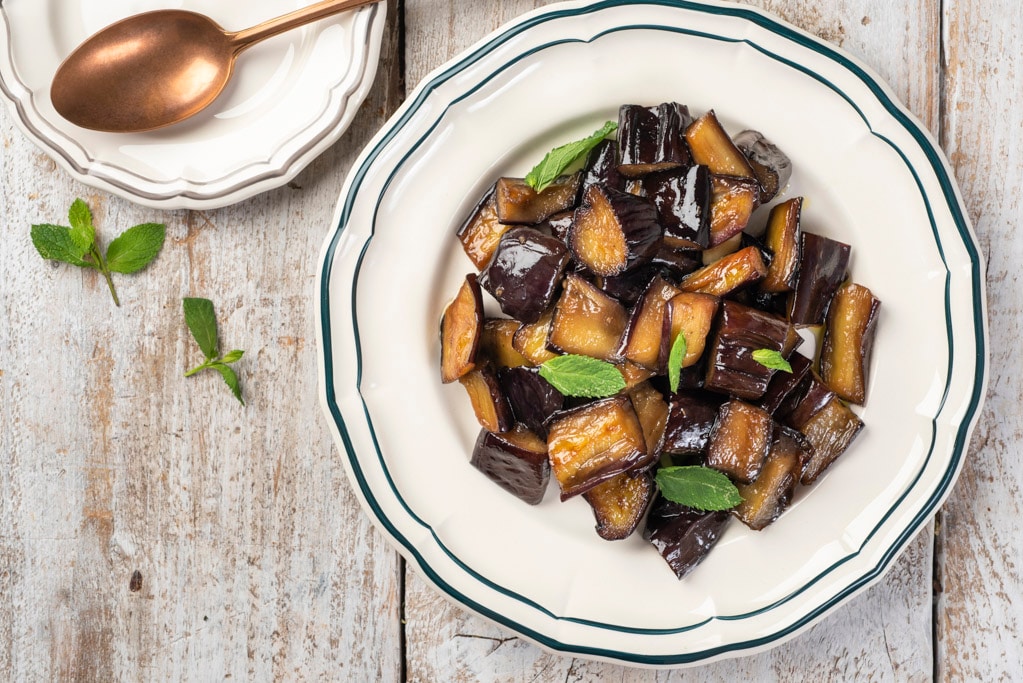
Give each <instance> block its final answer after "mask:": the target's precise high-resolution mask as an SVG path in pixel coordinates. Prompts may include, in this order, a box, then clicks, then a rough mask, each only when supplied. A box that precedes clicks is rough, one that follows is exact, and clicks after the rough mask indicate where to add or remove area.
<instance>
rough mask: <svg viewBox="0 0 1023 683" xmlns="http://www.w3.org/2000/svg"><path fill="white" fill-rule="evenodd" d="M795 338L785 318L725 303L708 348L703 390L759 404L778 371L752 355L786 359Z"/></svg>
mask: <svg viewBox="0 0 1023 683" xmlns="http://www.w3.org/2000/svg"><path fill="white" fill-rule="evenodd" d="M792 336H793V330H792V327H791V326H790V325H789V324H788V323H786V322H785V320H783V319H782V318H780V317H778V316H775V315H772V314H770V313H765V312H763V311H759V310H757V309H755V308H751V307H749V306H744V305H743V304H740V303H738V302H736V301H723V302H722V303H721V309H720V312H719V314H718V323H717V330H716V332H715V334H714V336H713V338H712V340H711V343H710V344H709V345H708V351H709V352H710V353H709V357H708V361H707V375H706V378H705V380H704V384H703V386H704V388H705V389H709V390H711V391H716V392H719V393H723V394H729V395H731V396H735V397H737V398H741V399H745V400H747V401H751V402H757V401H758V400H759V399H760V397H762V396H763V395H764V392H765V391H767V385H768V383H769V382H770V381H771V378H772V376H773V375H774V373H775V372H776V371H775V370H772V369H771V368H768V367H766V366H764V365H761V364H760V363H758V362H757V361H755V360H753V352H754V351H756V350H758V349H769V350H772V351H778V352H779V353H782V354H783V355H784V354H785V352H786V351H791V349H790V348H789V345H790V343H791V341H790V340H791V339H792ZM704 353H707V352H706V351H705V352H704Z"/></svg>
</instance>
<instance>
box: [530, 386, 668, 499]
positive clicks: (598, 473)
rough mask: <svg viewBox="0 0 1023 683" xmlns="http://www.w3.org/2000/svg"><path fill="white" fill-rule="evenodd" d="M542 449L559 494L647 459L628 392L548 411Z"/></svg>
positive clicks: (583, 489)
mask: <svg viewBox="0 0 1023 683" xmlns="http://www.w3.org/2000/svg"><path fill="white" fill-rule="evenodd" d="M547 454H548V456H549V457H550V460H551V472H552V473H553V474H554V478H555V479H556V480H557V482H558V485H559V486H560V487H561V499H562V500H566V499H568V498H571V497H572V496H575V495H578V494H580V493H585V492H586V491H589V490H590V489H592V488H593V487H594V486H596V485H597V484H600V483H601V482H605V481H607V480H608V479H611V478H612V477H614V476H615V475H616V474H621V473H622V472H626V471H628V470H631V469H633V468H634V467H639V466H643V465H645V464H646V463H647V462H648V461H649V457H648V456H647V451H646V442H645V441H644V437H643V426H642V425H641V424H640V422H639V417H638V416H637V415H636V411H635V410H634V409H633V407H632V402H631V401H630V400H629V398H628V397H627V396H613V397H611V398H605V399H601V400H599V401H594V402H592V403H588V404H586V405H583V406H580V407H578V408H573V409H571V410H566V411H564V412H563V413H560V414H557V415H555V416H553V417H552V418H551V423H550V426H549V427H548V430H547Z"/></svg>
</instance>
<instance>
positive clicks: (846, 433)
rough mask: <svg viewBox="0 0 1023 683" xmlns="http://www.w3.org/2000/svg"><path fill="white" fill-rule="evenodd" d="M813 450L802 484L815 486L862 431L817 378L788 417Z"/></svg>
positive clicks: (857, 422) (841, 403)
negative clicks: (813, 484) (814, 483)
mask: <svg viewBox="0 0 1023 683" xmlns="http://www.w3.org/2000/svg"><path fill="white" fill-rule="evenodd" d="M788 422H789V424H790V425H791V426H792V427H794V428H795V429H797V430H799V431H800V432H802V433H803V435H804V436H805V437H806V440H807V441H808V442H809V443H810V445H811V446H812V447H813V455H812V457H811V458H810V460H809V461H808V462H807V463H806V465H805V466H804V467H803V472H802V475H801V476H800V480H799V481H800V483H801V484H803V485H804V486H807V485H809V484H812V483H813V482H815V481H816V480H817V478H818V477H819V476H820V475H821V474H822V473H823V472H824V470H826V469H827V468H828V467H830V466H831V464H832V463H833V462H835V460H837V459H838V456H840V455H842V454H843V453H844V452H845V451H846V449H848V448H849V446H850V445H851V444H852V442H853V440H854V439H855V438H856V437H857V436H858V435H859V433H860V431H861V430H862V429H863V421H862V420H860V418H859V417H858V416H857V415H856V414H855V413H853V412H852V410H850V409H849V406H847V405H846V404H845V402H844V401H842V399H840V398H839V397H838V395H837V394H835V392H833V391H832V390H831V389H829V388H828V387H827V385H825V384H824V383H823V382H821V381H820V380H819V379H818V378H816V377H814V378H812V379H811V380H810V386H809V387H808V388H807V390H806V393H805V394H804V395H803V399H802V400H801V401H800V402H799V404H798V405H796V407H795V408H794V409H793V411H792V413H791V414H790V415H789V417H788Z"/></svg>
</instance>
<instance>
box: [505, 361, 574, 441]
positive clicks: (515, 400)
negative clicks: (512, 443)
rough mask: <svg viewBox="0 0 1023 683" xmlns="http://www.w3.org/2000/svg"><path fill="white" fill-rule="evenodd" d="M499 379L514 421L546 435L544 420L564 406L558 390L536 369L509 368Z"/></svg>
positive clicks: (541, 434) (563, 400)
mask: <svg viewBox="0 0 1023 683" xmlns="http://www.w3.org/2000/svg"><path fill="white" fill-rule="evenodd" d="M500 380H501V389H502V390H503V391H504V395H505V397H507V399H508V404H509V405H510V406H511V409H512V414H514V415H515V420H516V421H518V422H521V423H522V424H523V425H525V426H526V427H528V428H529V429H530V430H531V431H533V432H536V433H537V434H539V435H540V436H543V437H546V436H547V428H546V427H545V424H546V422H547V419H548V418H549V417H550V416H551V415H553V414H554V413H556V412H557V411H559V410H561V409H562V408H564V407H565V397H564V396H562V395H561V392H560V391H558V390H557V389H555V388H554V387H553V386H551V383H550V382H548V381H547V380H545V379H544V378H543V377H541V376H540V371H539V370H538V369H537V368H524V367H519V368H508V369H507V370H505V371H503V372H502V373H501V374H500Z"/></svg>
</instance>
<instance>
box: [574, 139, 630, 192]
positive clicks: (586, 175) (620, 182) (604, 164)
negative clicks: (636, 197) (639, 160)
mask: <svg viewBox="0 0 1023 683" xmlns="http://www.w3.org/2000/svg"><path fill="white" fill-rule="evenodd" d="M593 185H604V186H606V187H610V188H613V189H615V190H621V191H623V192H624V191H625V178H624V177H623V176H622V174H621V173H619V172H618V143H617V142H616V141H615V140H604V141H602V142H601V143H600V144H598V145H597V146H596V147H594V148H593V150H592V151H591V152H590V155H589V156H588V157H587V159H586V167H585V168H584V169H583V181H582V186H581V187H580V188H579V192H580V196H586V191H587V190H589V189H590V187H591V186H593Z"/></svg>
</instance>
